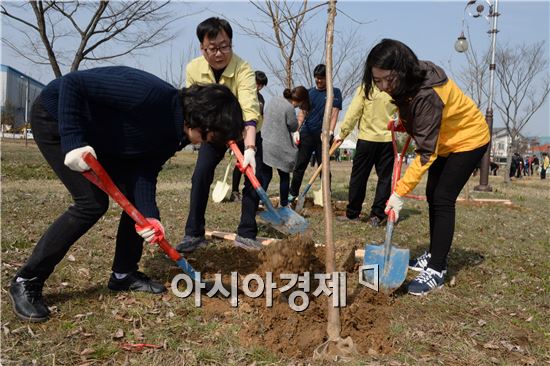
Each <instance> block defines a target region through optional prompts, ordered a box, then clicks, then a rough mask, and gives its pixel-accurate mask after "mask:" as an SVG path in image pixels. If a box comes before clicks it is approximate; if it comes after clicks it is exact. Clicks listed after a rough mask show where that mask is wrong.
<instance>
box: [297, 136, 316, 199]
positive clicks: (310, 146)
mask: <svg viewBox="0 0 550 366" xmlns="http://www.w3.org/2000/svg"><path fill="white" fill-rule="evenodd" d="M314 151H315V160H317V165H321V161H322V157H323V155H322V152H323V143H322V142H321V135H320V134H313V135H311V134H303V135H300V145H299V146H298V156H297V158H296V166H295V167H294V171H293V172H292V183H291V184H290V194H291V195H293V196H294V197H296V196H298V194H300V187H301V185H302V180H303V179H304V173H305V172H306V169H307V164H308V163H309V160H310V159H311V155H312V154H313V152H314Z"/></svg>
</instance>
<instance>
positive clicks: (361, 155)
mask: <svg viewBox="0 0 550 366" xmlns="http://www.w3.org/2000/svg"><path fill="white" fill-rule="evenodd" d="M393 161H394V156H393V147H392V143H391V142H374V141H365V140H357V147H356V150H355V158H354V159H353V166H352V168H351V177H350V179H349V192H348V206H347V208H346V216H347V217H349V218H350V219H353V218H356V217H358V216H359V215H360V214H361V208H362V206H363V201H364V200H365V195H366V189H367V182H368V180H369V176H370V173H371V171H372V167H373V166H374V168H375V169H376V175H378V183H377V184H376V194H375V196H374V201H373V202H372V207H371V212H370V213H371V215H376V216H377V217H378V218H380V219H382V218H383V217H384V216H385V214H384V209H385V208H386V201H387V200H388V198H389V197H390V194H391V176H392V171H393Z"/></svg>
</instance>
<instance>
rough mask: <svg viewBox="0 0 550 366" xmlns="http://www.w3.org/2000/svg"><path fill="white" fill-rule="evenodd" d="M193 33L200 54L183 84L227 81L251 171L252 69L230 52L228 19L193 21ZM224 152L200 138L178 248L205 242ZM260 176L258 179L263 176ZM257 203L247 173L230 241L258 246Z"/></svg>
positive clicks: (257, 147) (255, 107)
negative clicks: (237, 109) (210, 201)
mask: <svg viewBox="0 0 550 366" xmlns="http://www.w3.org/2000/svg"><path fill="white" fill-rule="evenodd" d="M197 38H198V39H199V42H200V47H201V52H202V56H200V57H197V58H195V59H194V60H191V61H190V62H189V64H187V67H186V84H187V86H190V85H193V84H221V85H225V86H227V87H228V88H229V89H230V90H231V92H233V94H234V95H235V96H236V97H237V99H238V100H239V103H240V104H241V108H242V111H243V120H244V128H245V133H244V154H243V155H244V162H243V163H244V164H243V168H246V167H247V166H248V165H250V166H251V167H252V169H253V170H254V171H255V170H256V166H261V156H262V152H261V137H260V135H259V134H257V133H256V131H257V127H258V129H259V124H260V123H261V121H262V119H261V115H260V105H259V103H258V96H257V92H256V80H255V76H254V71H253V70H252V68H251V67H250V65H249V64H248V63H247V62H245V61H244V60H243V59H241V58H240V57H239V56H237V55H236V54H234V53H233V43H232V42H233V30H232V29H231V25H230V24H229V22H227V21H226V20H224V19H220V18H216V17H212V18H208V19H206V20H204V21H203V22H201V23H200V24H199V25H198V26H197ZM226 151H227V146H216V145H213V144H210V143H204V144H202V145H201V147H200V150H199V155H198V157H197V164H196V165H195V170H194V172H193V177H192V183H191V192H190V203H189V215H188V217H187V223H186V225H185V234H184V236H183V239H182V241H181V242H180V243H179V244H178V246H177V247H176V249H177V250H178V251H179V252H181V253H190V252H193V251H195V250H196V249H197V248H199V247H202V246H205V245H206V244H207V241H206V238H205V237H204V233H205V224H206V222H205V218H204V215H205V212H206V206H207V205H208V196H209V194H210V186H211V185H212V181H213V180H214V172H215V170H216V166H218V164H219V163H220V161H221V160H222V159H223V157H224V155H225V152H226ZM258 179H259V180H260V182H261V177H258ZM258 202H259V197H258V195H257V194H256V191H255V190H254V188H253V187H252V184H251V183H250V181H249V180H248V178H245V184H244V189H243V198H242V203H241V220H240V223H239V226H238V228H237V236H236V239H235V243H234V244H235V245H236V246H240V247H243V248H245V249H251V250H259V249H261V248H262V246H261V244H259V243H258V242H257V241H256V234H257V233H258V226H257V223H256V211H257V209H258Z"/></svg>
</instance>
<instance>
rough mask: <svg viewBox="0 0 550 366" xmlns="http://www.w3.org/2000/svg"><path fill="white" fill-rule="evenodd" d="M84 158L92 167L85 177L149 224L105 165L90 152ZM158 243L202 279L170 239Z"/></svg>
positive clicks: (135, 218)
mask: <svg viewBox="0 0 550 366" xmlns="http://www.w3.org/2000/svg"><path fill="white" fill-rule="evenodd" d="M82 158H83V159H84V161H85V162H86V164H88V166H89V167H90V169H91V170H88V171H85V172H83V173H82V174H83V175H84V177H86V179H88V180H89V181H90V182H92V183H93V184H95V185H96V186H97V187H99V188H100V189H101V190H102V191H104V192H105V193H107V194H108V195H109V196H110V197H111V198H112V199H113V200H114V201H115V202H116V203H118V205H119V206H120V207H121V208H122V209H123V210H124V212H126V213H127V214H128V216H130V217H131V218H132V219H134V221H135V222H136V223H137V224H138V225H139V226H147V225H149V223H148V221H147V219H146V218H145V217H144V216H143V215H142V214H141V213H140V212H139V211H138V210H137V208H136V207H135V206H134V205H133V204H132V203H131V202H130V201H129V200H128V199H127V198H126V197H125V196H124V194H122V192H121V191H120V190H119V189H118V188H117V186H116V185H115V183H114V182H113V180H112V179H111V177H110V176H109V174H107V172H106V171H105V169H104V168H103V166H101V163H100V162H99V161H97V159H96V158H95V157H94V156H93V155H92V154H90V153H85V154H84V156H83V157H82ZM157 244H158V245H159V246H160V248H161V249H162V250H163V251H164V253H166V254H167V255H168V256H169V257H170V258H171V259H172V260H173V261H174V262H176V263H177V265H178V266H179V267H180V268H181V269H183V271H184V272H185V273H187V274H188V275H189V276H190V277H191V278H192V279H194V280H195V279H196V280H198V281H200V274H199V272H196V271H195V270H194V269H193V267H192V266H191V265H190V264H189V262H187V261H186V260H185V258H183V256H182V255H181V254H179V253H178V252H177V251H176V250H175V249H174V248H172V246H171V245H170V243H168V240H166V239H165V238H162V240H160V241H159V242H157Z"/></svg>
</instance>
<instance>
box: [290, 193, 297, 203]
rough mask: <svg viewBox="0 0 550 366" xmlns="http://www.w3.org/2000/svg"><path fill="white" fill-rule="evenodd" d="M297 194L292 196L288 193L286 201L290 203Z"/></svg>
mask: <svg viewBox="0 0 550 366" xmlns="http://www.w3.org/2000/svg"><path fill="white" fill-rule="evenodd" d="M296 197H297V196H293V195H291V194H290V193H289V194H288V203H292V202H294V200H295V199H296Z"/></svg>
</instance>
